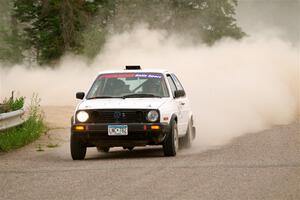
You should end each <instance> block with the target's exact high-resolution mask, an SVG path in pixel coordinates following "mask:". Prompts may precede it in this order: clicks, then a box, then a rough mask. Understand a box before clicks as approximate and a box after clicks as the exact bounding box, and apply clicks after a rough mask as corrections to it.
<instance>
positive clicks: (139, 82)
mask: <svg viewBox="0 0 300 200" xmlns="http://www.w3.org/2000/svg"><path fill="white" fill-rule="evenodd" d="M153 97H158V98H161V97H169V92H168V89H167V85H166V83H165V79H164V76H163V75H162V74H160V73H113V74H101V75H99V76H98V78H97V79H96V80H95V82H94V84H93V85H92V87H91V89H90V91H89V92H88V94H87V99H93V98H153Z"/></svg>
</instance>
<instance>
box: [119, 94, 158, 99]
mask: <svg viewBox="0 0 300 200" xmlns="http://www.w3.org/2000/svg"><path fill="white" fill-rule="evenodd" d="M147 97H154V98H161V96H156V95H154V94H128V95H125V96H122V98H124V99H125V98H147Z"/></svg>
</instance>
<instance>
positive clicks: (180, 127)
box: [167, 74, 186, 136]
mask: <svg viewBox="0 0 300 200" xmlns="http://www.w3.org/2000/svg"><path fill="white" fill-rule="evenodd" d="M167 79H168V82H169V85H170V87H171V91H172V96H173V98H174V102H175V104H176V106H177V118H178V122H177V127H178V134H179V136H182V135H184V134H185V130H186V127H185V126H186V122H185V121H186V120H185V119H184V118H185V117H184V113H183V108H184V105H185V102H184V101H182V100H183V98H181V97H180V98H175V91H176V90H178V89H177V87H176V84H175V81H174V79H173V78H172V76H171V75H170V74H167Z"/></svg>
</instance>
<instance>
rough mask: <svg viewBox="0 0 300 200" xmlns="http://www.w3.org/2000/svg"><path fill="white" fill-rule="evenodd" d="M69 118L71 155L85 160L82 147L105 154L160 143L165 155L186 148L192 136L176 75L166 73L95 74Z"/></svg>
mask: <svg viewBox="0 0 300 200" xmlns="http://www.w3.org/2000/svg"><path fill="white" fill-rule="evenodd" d="M76 98H78V99H81V100H82V101H81V102H80V103H79V104H78V105H77V108H76V110H75V112H74V116H73V117H72V120H71V142H70V143H71V144H70V147H71V155H72V158H73V159H74V160H82V159H84V158H85V155H86V150H87V147H97V149H98V150H99V151H102V152H108V151H109V149H110V148H111V147H123V148H124V149H129V150H132V149H133V148H134V147H135V146H146V145H162V146H163V151H164V155H165V156H175V155H176V152H177V150H178V147H179V146H180V147H185V148H188V147H190V146H191V142H192V140H193V139H194V138H195V135H196V130H195V127H194V123H193V113H192V111H191V107H190V103H189V100H188V98H187V95H186V93H185V91H184V89H183V87H182V85H181V83H180V82H179V80H178V78H177V77H176V76H175V74H173V73H171V72H168V71H165V70H141V68H140V66H126V69H125V70H120V71H106V72H102V73H100V74H99V75H98V76H97V78H96V80H95V81H94V83H93V84H92V86H91V88H90V89H89V91H88V92H87V93H86V94H85V93H84V92H78V93H76Z"/></svg>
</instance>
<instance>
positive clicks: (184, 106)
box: [171, 74, 190, 133]
mask: <svg viewBox="0 0 300 200" xmlns="http://www.w3.org/2000/svg"><path fill="white" fill-rule="evenodd" d="M171 77H172V79H173V80H174V83H175V86H176V89H177V90H182V91H184V93H185V90H184V88H183V86H182V84H181V83H180V81H179V79H178V78H177V76H176V75H175V74H171ZM178 101H179V104H180V109H181V113H182V126H183V127H182V129H183V131H184V133H185V132H186V129H187V127H188V123H189V112H190V105H189V100H188V98H187V96H186V94H185V95H184V96H182V97H180V98H178Z"/></svg>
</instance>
